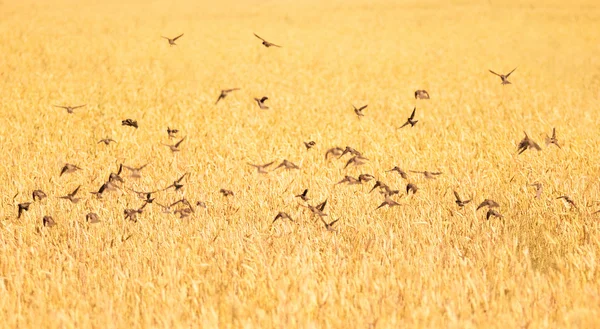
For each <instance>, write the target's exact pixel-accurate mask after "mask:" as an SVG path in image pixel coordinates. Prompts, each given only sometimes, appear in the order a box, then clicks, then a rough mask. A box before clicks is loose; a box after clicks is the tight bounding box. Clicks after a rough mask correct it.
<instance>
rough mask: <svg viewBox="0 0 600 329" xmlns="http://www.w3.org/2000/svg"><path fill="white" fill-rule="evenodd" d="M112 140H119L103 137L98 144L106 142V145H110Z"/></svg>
mask: <svg viewBox="0 0 600 329" xmlns="http://www.w3.org/2000/svg"><path fill="white" fill-rule="evenodd" d="M110 142H115V143H116V142H117V141H115V140H114V139H112V138H103V139H101V140H100V141H98V144H100V143H104V145H108V144H110Z"/></svg>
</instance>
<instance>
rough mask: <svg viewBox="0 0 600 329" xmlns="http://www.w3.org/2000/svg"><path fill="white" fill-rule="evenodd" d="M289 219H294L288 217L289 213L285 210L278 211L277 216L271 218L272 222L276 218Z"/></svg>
mask: <svg viewBox="0 0 600 329" xmlns="http://www.w3.org/2000/svg"><path fill="white" fill-rule="evenodd" d="M280 218H281V219H289V220H290V221H292V222H293V221H294V220H293V219H292V217H290V215H288V214H287V213H286V212H283V211H280V212H279V213H278V214H277V216H275V219H273V223H275V222H276V221H277V220H278V219H280Z"/></svg>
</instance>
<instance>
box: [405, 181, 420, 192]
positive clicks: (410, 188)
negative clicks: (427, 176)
mask: <svg viewBox="0 0 600 329" xmlns="http://www.w3.org/2000/svg"><path fill="white" fill-rule="evenodd" d="M418 190H419V188H418V187H417V185H415V184H413V183H408V184H407V185H406V194H407V195H408V193H409V192H411V191H412V192H413V194H415V193H417V191H418Z"/></svg>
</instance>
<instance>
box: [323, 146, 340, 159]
mask: <svg viewBox="0 0 600 329" xmlns="http://www.w3.org/2000/svg"><path fill="white" fill-rule="evenodd" d="M343 152H344V149H343V148H341V147H337V146H336V147H333V148H330V149H329V150H327V152H326V153H325V160H327V158H328V157H329V155H330V154H331V155H333V156H341V154H342V153H343Z"/></svg>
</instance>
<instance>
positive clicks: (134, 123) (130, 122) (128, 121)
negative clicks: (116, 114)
mask: <svg viewBox="0 0 600 329" xmlns="http://www.w3.org/2000/svg"><path fill="white" fill-rule="evenodd" d="M121 125H123V126H129V127H133V128H135V129H137V128H138V123H137V121H135V120H132V119H125V120H122V121H121Z"/></svg>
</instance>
